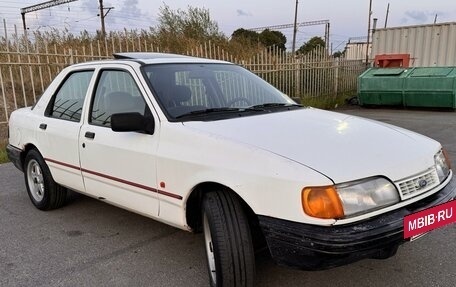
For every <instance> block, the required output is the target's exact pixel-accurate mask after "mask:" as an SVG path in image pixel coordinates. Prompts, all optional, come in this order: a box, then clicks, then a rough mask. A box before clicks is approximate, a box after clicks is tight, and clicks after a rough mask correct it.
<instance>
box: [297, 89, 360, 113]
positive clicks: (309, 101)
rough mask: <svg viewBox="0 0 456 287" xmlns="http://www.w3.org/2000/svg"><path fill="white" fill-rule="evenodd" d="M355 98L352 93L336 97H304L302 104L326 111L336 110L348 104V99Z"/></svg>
mask: <svg viewBox="0 0 456 287" xmlns="http://www.w3.org/2000/svg"><path fill="white" fill-rule="evenodd" d="M351 97H353V94H352V93H347V94H346V95H340V96H338V97H334V96H326V97H325V96H321V97H312V98H308V97H304V98H301V104H302V105H304V106H310V107H314V108H318V109H324V110H334V109H337V108H339V107H342V106H345V105H346V104H347V99H349V98H351Z"/></svg>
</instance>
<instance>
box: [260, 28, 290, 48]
mask: <svg viewBox="0 0 456 287" xmlns="http://www.w3.org/2000/svg"><path fill="white" fill-rule="evenodd" d="M260 41H261V43H262V44H263V45H264V46H266V47H272V46H276V47H278V48H279V49H280V50H282V51H285V50H286V47H285V44H286V43H287V37H285V35H284V34H282V33H281V32H279V31H271V30H269V29H266V30H263V32H261V33H260Z"/></svg>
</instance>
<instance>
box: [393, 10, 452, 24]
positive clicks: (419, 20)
mask: <svg viewBox="0 0 456 287" xmlns="http://www.w3.org/2000/svg"><path fill="white" fill-rule="evenodd" d="M436 14H437V15H438V18H440V17H445V16H446V14H447V13H445V12H442V11H434V12H430V11H415V10H414V11H406V12H405V17H403V18H402V19H401V22H402V23H403V24H405V23H411V24H431V23H433V22H434V17H435V15H436ZM438 18H437V21H438Z"/></svg>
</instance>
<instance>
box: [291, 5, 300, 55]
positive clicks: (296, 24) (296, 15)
mask: <svg viewBox="0 0 456 287" xmlns="http://www.w3.org/2000/svg"><path fill="white" fill-rule="evenodd" d="M298 4H299V1H298V0H296V8H295V17H294V29H293V46H292V48H291V53H292V54H293V55H294V53H295V51H296V34H297V33H298Z"/></svg>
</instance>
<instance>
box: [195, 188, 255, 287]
mask: <svg viewBox="0 0 456 287" xmlns="http://www.w3.org/2000/svg"><path fill="white" fill-rule="evenodd" d="M202 221H203V222H202V225H203V233H204V242H205V248H206V256H207V266H208V272H209V280H210V283H211V286H225V287H226V286H254V277H255V256H254V250H253V244H252V238H251V233H250V228H249V223H248V220H247V216H246V213H245V211H244V209H243V208H242V205H241V202H240V200H239V199H238V198H237V197H236V196H235V195H234V194H232V193H230V192H223V191H214V192H208V193H206V194H205V195H204V197H203V210H202Z"/></svg>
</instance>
